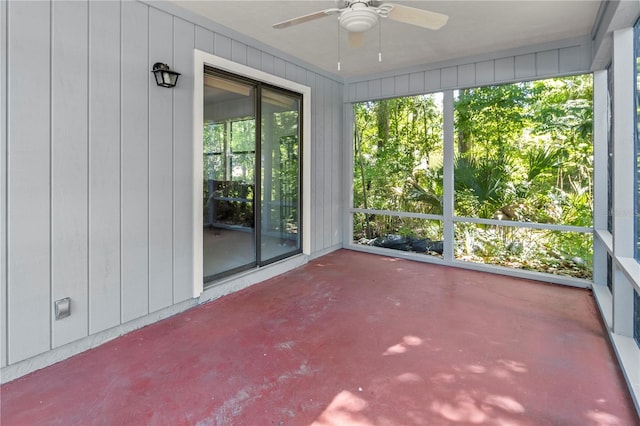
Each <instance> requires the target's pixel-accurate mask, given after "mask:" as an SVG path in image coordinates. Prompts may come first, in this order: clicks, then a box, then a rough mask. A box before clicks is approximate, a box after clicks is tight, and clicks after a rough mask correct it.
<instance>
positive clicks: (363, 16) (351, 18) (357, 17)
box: [340, 2, 378, 33]
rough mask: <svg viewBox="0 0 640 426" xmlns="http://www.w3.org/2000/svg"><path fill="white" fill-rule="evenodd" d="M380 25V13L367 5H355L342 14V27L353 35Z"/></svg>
mask: <svg viewBox="0 0 640 426" xmlns="http://www.w3.org/2000/svg"><path fill="white" fill-rule="evenodd" d="M377 23H378V12H377V11H376V9H374V8H370V7H368V6H367V4H366V3H359V2H358V3H354V4H352V5H351V7H349V8H348V9H344V10H343V11H342V12H341V13H340V25H341V26H342V28H344V29H345V30H347V31H349V32H352V33H361V32H363V31H367V30H369V29H371V28H373V27H374V26H375V25H376V24H377Z"/></svg>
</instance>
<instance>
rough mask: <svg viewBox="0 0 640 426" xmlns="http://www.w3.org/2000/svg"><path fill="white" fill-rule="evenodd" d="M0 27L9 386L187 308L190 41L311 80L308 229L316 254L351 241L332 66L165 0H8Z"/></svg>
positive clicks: (0, 9)
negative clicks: (157, 69) (346, 232)
mask: <svg viewBox="0 0 640 426" xmlns="http://www.w3.org/2000/svg"><path fill="white" fill-rule="evenodd" d="M0 27H1V29H0V37H1V38H0V49H1V53H2V55H1V59H0V60H1V61H2V62H1V63H0V77H1V81H0V94H1V97H0V98H1V101H0V108H1V109H0V113H1V114H0V115H1V119H2V126H1V127H0V128H1V129H2V132H1V133H0V138H1V139H0V141H1V143H2V146H1V149H0V160H1V164H2V173H0V179H1V180H0V184H1V185H0V190H1V191H2V192H1V200H0V202H1V203H2V204H1V205H2V212H1V216H0V219H1V228H2V229H1V231H0V235H1V238H2V239H1V247H0V250H1V253H0V254H1V256H2V269H1V271H0V272H1V274H0V279H1V291H2V294H1V296H2V297H1V303H0V338H1V341H0V354H1V357H0V361H1V366H2V367H5V368H4V369H3V381H4V380H7V377H11V376H15V375H16V374H8V375H7V374H5V373H7V371H8V369H11V368H18V367H15V365H17V364H22V365H21V366H20V367H19V369H20V371H21V372H27V371H29V370H30V369H32V368H30V367H29V366H28V365H27V366H26V367H25V363H30V362H33V366H34V368H36V367H38V366H42V365H43V364H46V363H47V362H49V363H50V361H42V359H44V358H43V357H46V356H47V354H49V356H50V360H51V361H55V360H56V357H55V356H52V357H51V353H52V352H54V351H56V350H59V351H61V352H60V353H62V351H64V353H65V354H66V355H65V356H68V355H69V354H73V352H74V350H73V349H69V346H68V344H69V343H74V342H75V344H76V345H77V347H78V348H80V347H87V346H91V345H94V344H97V343H99V342H100V341H101V338H100V337H96V336H100V335H105V336H106V335H109V336H111V337H112V335H113V330H114V327H120V326H122V325H123V324H126V323H129V322H131V321H143V322H144V318H159V317H160V316H161V314H158V313H159V312H169V311H171V312H174V311H175V309H176V307H180V306H190V304H187V305H185V304H184V303H183V301H185V300H187V299H189V298H190V297H191V293H192V283H193V277H192V274H193V272H192V263H193V259H192V256H193V254H192V252H193V250H192V246H193V242H192V231H191V230H192V218H193V212H192V200H191V194H192V188H191V185H192V171H193V164H192V162H193V157H194V156H193V130H192V127H193V117H192V105H193V87H192V85H193V72H194V71H193V69H192V68H193V51H194V49H195V48H197V49H200V50H204V51H207V52H210V53H212V54H215V55H218V56H221V57H224V58H226V59H230V60H232V61H236V62H238V63H241V64H243V65H248V66H250V67H254V68H256V69H259V70H261V71H265V72H268V73H272V74H275V75H278V76H280V77H283V78H287V79H290V80H293V81H295V82H298V83H301V84H305V85H308V86H310V87H311V90H312V98H313V100H312V110H311V114H312V117H311V118H312V120H311V122H312V129H311V134H312V140H311V143H310V144H309V146H311V149H312V152H311V157H312V170H311V171H312V175H311V193H310V194H304V196H305V197H311V211H309V212H304V214H310V215H311V219H312V222H311V235H308V236H305V238H311V247H312V255H318V254H320V253H323V252H326V251H329V250H332V249H335V248H337V247H339V246H340V245H341V235H342V229H341V220H340V218H341V212H342V205H341V200H342V196H341V188H342V186H341V181H342V176H341V172H340V167H339V166H338V165H339V159H340V149H341V146H342V144H341V137H342V121H341V119H342V108H343V107H342V105H343V98H342V93H343V84H342V83H341V82H339V81H337V80H336V79H334V78H332V76H330V75H327V74H326V73H323V72H322V71H319V70H316V69H312V68H311V67H309V66H307V65H305V64H302V63H295V62H294V60H292V59H291V58H287V57H280V56H279V54H278V53H277V52H275V51H269V49H266V48H264V46H261V45H259V43H258V42H256V45H255V46H252V45H251V44H252V43H251V41H250V40H246V39H240V38H238V37H236V35H234V34H231V33H229V32H226V33H225V31H224V30H221V29H220V28H219V27H218V26H217V25H216V24H215V23H212V22H210V21H206V20H203V19H202V18H197V19H196V18H195V17H193V16H192V15H191V14H189V13H188V12H186V11H182V10H181V9H179V7H178V6H175V5H172V4H165V3H163V2H161V3H157V4H156V3H152V4H148V3H143V2H136V1H123V2H118V1H53V2H49V1H33V2H22V1H15V2H0ZM236 38H238V39H236ZM155 62H166V63H168V64H169V65H170V66H171V67H172V68H174V69H176V70H177V71H179V72H181V73H182V76H181V77H180V80H179V83H178V86H177V87H176V88H175V89H172V90H168V89H164V88H159V87H157V86H156V84H155V81H154V79H153V76H152V74H151V72H150V70H151V67H152V65H153V63H155ZM63 297H70V298H71V301H72V303H71V306H72V314H71V316H70V317H68V318H65V319H63V320H59V321H56V320H55V318H54V316H53V302H54V301H55V300H57V299H60V298H63ZM180 309H182V308H180ZM116 329H117V328H116ZM109 330H111V331H109ZM105 339H106V337H105ZM103 340H104V339H103ZM78 342H85V343H84V344H79V343H78ZM86 342H91V343H86ZM34 357H35V358H38V359H41V360H40V361H37V360H36V361H33V360H34ZM57 358H60V357H57ZM24 360H27V361H24Z"/></svg>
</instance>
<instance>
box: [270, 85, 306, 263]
mask: <svg viewBox="0 0 640 426" xmlns="http://www.w3.org/2000/svg"><path fill="white" fill-rule="evenodd" d="M261 106H262V108H261V112H262V114H261V117H262V150H261V151H262V155H261V157H262V163H263V164H262V168H261V181H262V185H261V189H262V191H261V214H262V218H261V226H260V248H261V250H260V260H261V261H262V262H266V261H269V260H271V259H279V258H282V257H286V256H287V255H289V254H290V253H292V252H299V251H300V234H299V232H298V230H299V224H300V209H299V206H300V204H299V202H300V192H299V191H300V186H299V185H298V184H299V177H300V166H299V158H300V157H299V155H298V153H299V151H300V146H299V141H300V126H299V123H300V97H299V96H294V95H290V94H287V93H285V92H281V91H277V90H275V89H269V88H263V89H262V102H261Z"/></svg>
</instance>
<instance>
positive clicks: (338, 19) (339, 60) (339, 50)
mask: <svg viewBox="0 0 640 426" xmlns="http://www.w3.org/2000/svg"><path fill="white" fill-rule="evenodd" d="M337 22H338V71H340V68H341V66H340V17H338V20H337Z"/></svg>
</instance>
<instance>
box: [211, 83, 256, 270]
mask: <svg viewBox="0 0 640 426" xmlns="http://www.w3.org/2000/svg"><path fill="white" fill-rule="evenodd" d="M255 105H256V89H255V87H254V86H253V85H250V84H245V83H243V82H240V81H235V80H232V79H229V78H226V77H221V76H216V75H211V74H205V78H204V140H203V148H204V152H203V161H204V164H203V166H204V167H203V171H204V173H203V177H204V179H203V180H204V181H203V192H202V193H203V206H204V212H203V214H204V218H203V219H204V220H203V224H204V229H203V245H204V247H203V253H204V259H203V265H204V280H205V282H206V281H210V280H212V279H215V278H217V277H220V276H224V275H228V274H230V273H233V272H237V271H240V270H243V269H246V268H250V267H253V266H254V265H255V262H256V249H255V244H256V238H255V235H256V234H255V207H254V204H255V203H254V201H255V187H256V185H255V184H256V182H255V169H256V137H255V135H256V119H255V117H256V112H255V109H256V108H255Z"/></svg>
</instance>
